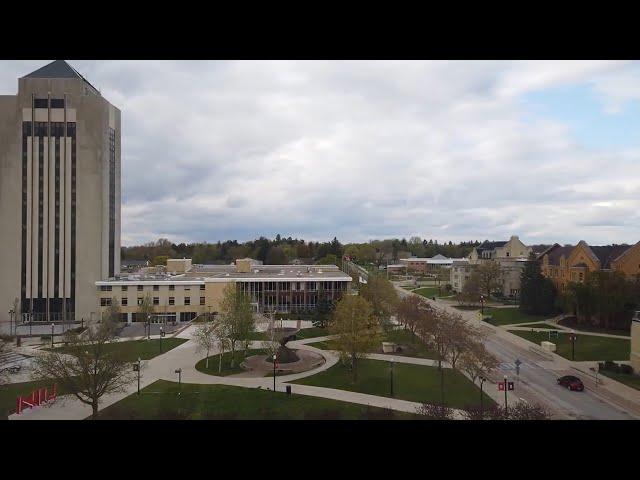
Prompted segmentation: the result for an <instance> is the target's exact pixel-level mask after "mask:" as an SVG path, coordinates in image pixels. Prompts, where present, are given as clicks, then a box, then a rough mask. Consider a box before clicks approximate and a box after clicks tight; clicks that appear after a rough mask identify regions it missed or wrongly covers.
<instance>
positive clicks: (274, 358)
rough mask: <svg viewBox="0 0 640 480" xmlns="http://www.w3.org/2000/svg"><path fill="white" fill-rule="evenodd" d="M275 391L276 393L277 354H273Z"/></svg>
mask: <svg viewBox="0 0 640 480" xmlns="http://www.w3.org/2000/svg"><path fill="white" fill-rule="evenodd" d="M273 391H274V392H275V391H276V354H275V353H274V354H273Z"/></svg>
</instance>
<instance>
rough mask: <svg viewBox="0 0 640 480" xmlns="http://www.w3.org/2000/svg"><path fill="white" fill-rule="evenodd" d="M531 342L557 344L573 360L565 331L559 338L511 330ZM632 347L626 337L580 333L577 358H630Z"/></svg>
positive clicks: (545, 333) (539, 333) (589, 359)
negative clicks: (544, 341)
mask: <svg viewBox="0 0 640 480" xmlns="http://www.w3.org/2000/svg"><path fill="white" fill-rule="evenodd" d="M510 332H511V333H513V334H514V335H518V336H519V337H522V338H524V339H526V340H529V341H530V342H533V343H535V344H536V345H540V342H542V341H543V340H546V341H551V342H553V343H555V344H556V353H557V354H558V355H561V356H563V357H564V358H566V359H568V360H571V341H570V340H569V335H568V334H567V333H565V332H561V333H559V334H558V338H551V340H549V334H548V333H547V332H527V331H519V330H510ZM630 349H631V341H630V340H629V339H625V338H611V337H598V336H594V335H578V339H577V340H576V342H575V355H576V356H575V360H576V361H577V362H586V361H596V360H597V361H605V360H612V361H614V360H618V361H619V360H628V359H629V355H630Z"/></svg>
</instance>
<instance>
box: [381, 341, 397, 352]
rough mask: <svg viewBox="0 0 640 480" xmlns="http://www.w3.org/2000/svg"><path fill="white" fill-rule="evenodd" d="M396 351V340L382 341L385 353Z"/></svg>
mask: <svg viewBox="0 0 640 480" xmlns="http://www.w3.org/2000/svg"><path fill="white" fill-rule="evenodd" d="M395 351H396V344H395V343H394V342H382V352H383V353H393V352H395Z"/></svg>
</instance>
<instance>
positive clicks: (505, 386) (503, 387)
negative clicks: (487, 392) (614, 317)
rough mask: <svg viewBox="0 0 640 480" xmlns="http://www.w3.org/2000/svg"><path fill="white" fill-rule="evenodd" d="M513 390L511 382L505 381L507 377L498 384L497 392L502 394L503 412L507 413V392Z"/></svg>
mask: <svg viewBox="0 0 640 480" xmlns="http://www.w3.org/2000/svg"><path fill="white" fill-rule="evenodd" d="M513 390H515V388H514V385H513V382H509V381H507V376H506V375H505V376H504V380H503V381H502V382H500V383H499V384H498V391H500V392H504V412H505V414H506V413H508V407H507V391H513Z"/></svg>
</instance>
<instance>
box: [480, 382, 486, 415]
mask: <svg viewBox="0 0 640 480" xmlns="http://www.w3.org/2000/svg"><path fill="white" fill-rule="evenodd" d="M486 381H487V379H486V378H485V377H483V376H482V375H480V420H484V399H483V398H482V395H483V393H482V386H483V385H484V382H486Z"/></svg>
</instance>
